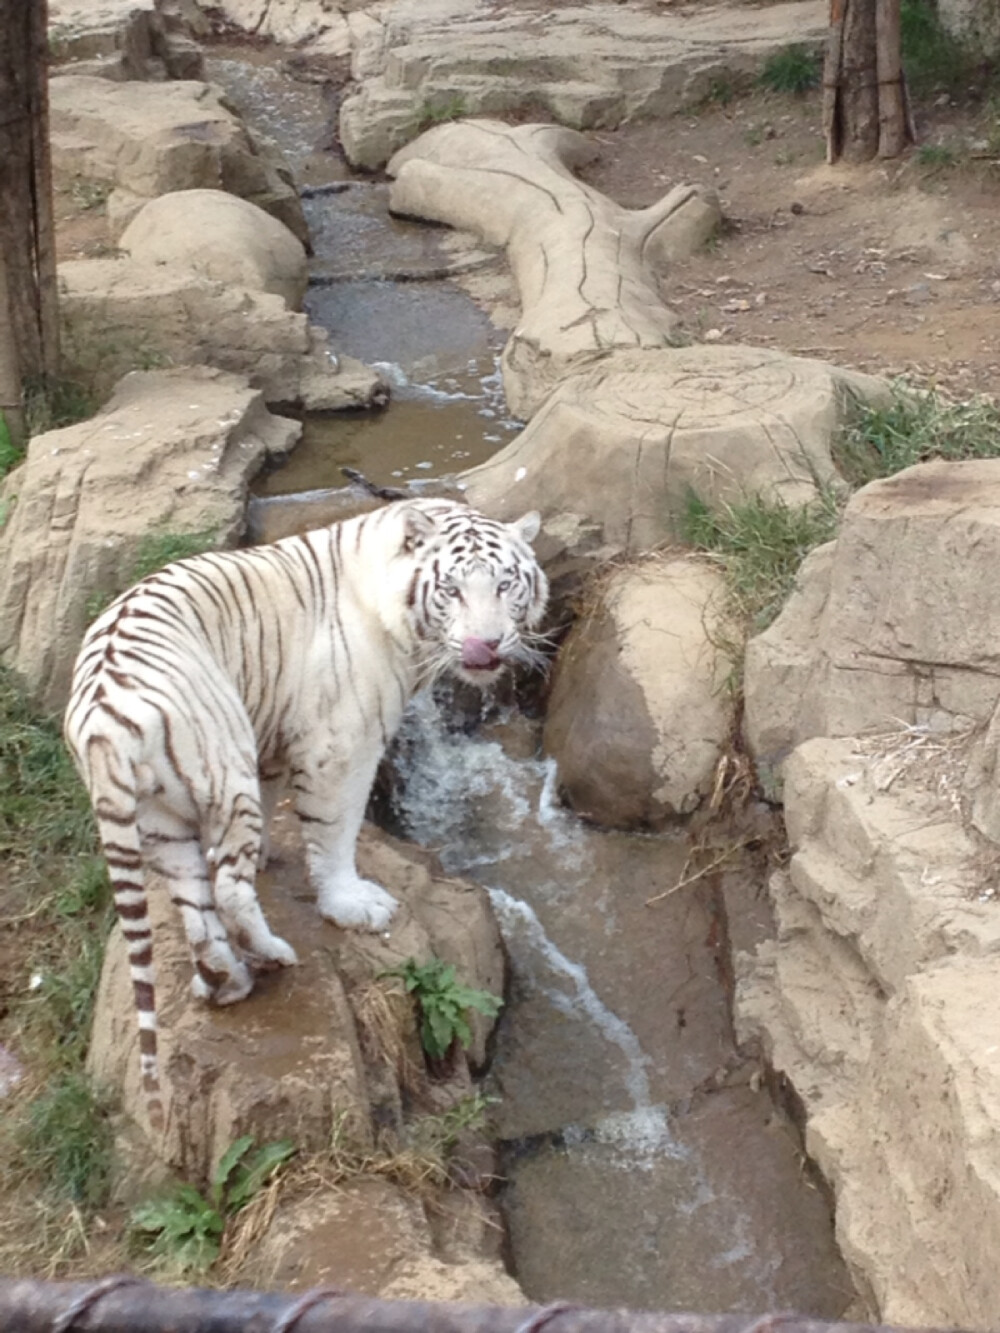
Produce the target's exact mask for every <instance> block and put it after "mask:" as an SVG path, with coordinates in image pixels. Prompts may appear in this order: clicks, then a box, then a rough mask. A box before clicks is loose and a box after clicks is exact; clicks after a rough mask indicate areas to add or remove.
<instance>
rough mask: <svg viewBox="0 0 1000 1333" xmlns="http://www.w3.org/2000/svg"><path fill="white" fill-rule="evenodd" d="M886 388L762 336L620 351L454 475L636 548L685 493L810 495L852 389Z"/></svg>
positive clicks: (676, 516)
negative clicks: (486, 456) (752, 343)
mask: <svg viewBox="0 0 1000 1333" xmlns="http://www.w3.org/2000/svg"><path fill="white" fill-rule="evenodd" d="M887 393H888V390H887V387H886V386H885V385H884V384H883V383H882V382H881V381H879V380H876V379H873V378H871V377H870V376H866V375H860V374H856V373H854V372H851V371H843V370H839V369H837V368H835V367H833V366H829V365H826V364H825V363H823V362H821V361H808V360H804V359H802V358H800V357H793V356H785V355H784V354H783V353H780V352H772V351H765V350H762V349H757V348H750V347H684V348H671V349H663V350H649V351H642V352H639V351H636V352H621V351H619V352H615V353H613V354H612V355H610V356H608V357H607V358H606V359H605V360H603V361H600V362H598V364H597V365H595V366H593V367H591V368H590V369H588V370H585V371H582V372H581V373H580V374H577V375H572V376H570V377H569V378H567V379H565V380H563V381H562V383H561V384H560V385H559V386H558V387H557V388H556V390H555V392H554V393H553V394H552V395H551V396H550V397H549V398H548V399H547V400H546V402H545V404H544V406H543V407H542V408H541V409H540V410H539V411H538V412H537V413H536V415H535V416H534V418H533V419H532V420H531V421H530V422H529V423H528V425H527V427H526V428H525V429H524V430H523V431H522V432H521V434H520V435H519V436H518V437H517V439H515V440H514V441H513V442H512V443H511V444H508V445H507V446H506V447H505V448H503V449H501V450H500V452H499V453H498V454H495V455H494V456H493V458H491V459H490V460H489V461H488V462H486V463H483V464H481V465H480V466H479V467H476V468H473V469H471V470H470V471H469V472H466V473H463V475H462V480H463V482H465V484H466V487H467V494H468V496H469V499H470V502H471V503H472V504H474V505H476V506H477V507H478V508H481V509H485V510H486V511H487V512H488V513H495V514H496V515H497V517H501V516H502V517H504V518H508V519H510V518H514V517H516V516H517V514H520V513H523V512H524V510H525V509H526V508H537V509H539V510H540V511H541V513H542V516H543V519H544V520H546V521H547V520H548V519H549V518H550V517H554V516H560V517H561V522H562V523H563V524H565V523H566V521H567V516H569V517H570V518H572V519H573V520H574V521H575V523H576V524H577V525H578V526H579V530H580V533H581V534H582V535H583V536H585V537H586V532H587V531H588V530H589V529H590V528H592V527H594V526H596V527H597V528H598V529H599V531H600V533H601V535H602V538H603V543H604V547H605V550H604V554H615V553H619V554H620V553H626V554H641V553H642V552H644V551H648V550H650V549H651V548H653V547H655V546H658V545H660V544H661V543H662V542H663V541H664V540H667V539H669V538H670V537H675V538H676V537H677V536H679V535H681V530H680V519H681V518H682V516H683V514H684V510H685V507H686V504H687V502H688V500H689V496H690V493H691V491H695V492H696V493H697V494H698V495H699V496H700V497H701V498H702V499H703V500H704V501H705V502H706V503H708V504H709V505H715V504H718V503H721V502H726V501H739V500H743V499H746V497H747V496H748V495H758V494H760V495H766V496H768V497H769V498H771V499H774V500H781V501H784V502H785V503H787V504H804V503H808V502H809V501H810V500H814V499H815V498H816V494H817V491H816V486H817V483H830V482H832V481H835V479H836V472H835V469H834V466H833V462H832V460H831V455H830V449H831V446H832V444H833V442H834V440H835V439H836V437H837V434H838V433H839V431H840V430H841V428H842V427H843V425H844V424H845V422H846V421H847V420H849V418H850V415H851V412H852V411H853V410H854V405H855V402H856V400H857V399H858V398H862V399H865V400H867V401H874V402H878V401H882V400H883V399H884V398H885V397H886V396H887ZM587 539H589V538H587Z"/></svg>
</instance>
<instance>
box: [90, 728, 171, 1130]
mask: <svg viewBox="0 0 1000 1333" xmlns="http://www.w3.org/2000/svg"><path fill="white" fill-rule="evenodd" d="M102 739H103V738H98V737H94V738H93V739H92V740H91V743H90V746H89V751H90V753H89V755H88V759H89V766H90V775H91V780H92V783H93V790H94V791H95V792H98V793H100V795H98V796H97V799H96V801H95V802H94V813H95V815H96V816H97V829H98V833H99V835H100V839H101V845H102V847H103V849H104V856H105V859H106V860H107V863H108V873H109V875H110V878H111V887H112V890H113V893H114V902H115V910H116V911H117V913H118V919H119V921H120V922H121V927H122V934H123V935H124V937H125V943H126V946H127V948H128V964H129V972H130V973H131V976H132V990H133V992H134V994H135V1008H136V1013H137V1015H138V1019H139V1061H140V1066H141V1069H142V1090H143V1094H144V1096H145V1099H146V1112H147V1115H148V1116H149V1123H150V1126H151V1128H152V1129H153V1131H154V1133H158V1134H159V1133H162V1132H163V1129H164V1127H165V1123H166V1117H165V1114H164V1109H163V1097H162V1092H161V1088H160V1072H159V1065H158V1061H157V1040H156V1030H157V1029H156V990H155V981H156V974H155V971H154V968H153V931H152V926H151V923H150V920H149V905H148V901H147V898H146V885H145V880H144V877H143V865H142V844H141V840H140V836H139V825H138V821H137V812H138V798H137V793H136V784H135V765H134V763H132V762H130V761H129V760H128V759H124V758H123V757H122V756H121V755H120V754H117V753H116V752H115V750H114V748H113V747H111V746H106V745H104V744H102V743H101V740H102ZM108 793H113V795H109V794H108Z"/></svg>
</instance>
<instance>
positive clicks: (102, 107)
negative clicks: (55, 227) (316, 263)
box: [49, 75, 309, 244]
mask: <svg viewBox="0 0 1000 1333" xmlns="http://www.w3.org/2000/svg"><path fill="white" fill-rule="evenodd" d="M49 103H50V118H51V129H52V164H53V170H54V172H55V173H56V176H57V178H59V177H63V178H70V179H73V178H75V177H78V176H85V177H91V178H96V179H98V180H102V181H109V182H111V183H112V184H113V185H114V187H115V189H114V190H113V192H112V194H111V196H110V197H109V199H108V218H109V221H110V223H111V226H112V229H113V231H114V232H115V234H116V235H117V234H119V233H120V232H121V231H122V230H123V229H124V228H125V226H127V224H128V222H129V221H130V220H131V219H132V217H134V216H135V214H136V213H137V212H138V211H139V209H140V208H141V207H142V206H143V204H145V203H146V202H147V201H148V200H150V199H152V198H154V197H155V196H156V195H160V194H169V193H171V192H173V191H176V190H196V189H208V190H228V191H229V192H230V193H231V194H236V195H239V196H240V197H241V198H243V199H249V200H250V201H251V202H252V203H255V204H258V205H259V206H260V207H261V208H263V209H264V210H265V212H268V213H271V214H273V215H274V216H275V217H276V218H277V219H278V220H279V221H280V222H283V223H284V224H285V225H286V226H287V227H288V228H289V229H290V230H291V231H292V232H293V233H294V234H295V235H296V236H297V237H298V238H299V240H300V241H302V243H303V244H308V240H309V232H308V228H307V226H306V222H305V217H304V215H303V213H302V204H301V202H300V200H299V196H298V192H297V191H296V189H295V186H294V184H293V182H292V177H291V173H290V171H289V170H288V167H287V166H286V165H285V164H284V163H283V162H282V161H281V160H280V158H279V157H278V156H277V150H276V149H274V148H273V146H270V145H267V144H265V143H263V142H258V141H257V140H255V139H254V138H253V136H252V135H251V134H250V132H249V131H248V130H247V129H246V127H245V126H244V125H243V124H242V123H241V121H240V120H239V118H238V117H237V116H236V115H235V114H234V113H233V112H232V111H230V110H229V108H228V107H227V106H226V104H225V101H224V99H223V96H222V93H221V92H220V91H219V89H218V88H215V87H213V86H212V85H210V84H206V83H196V82H194V81H191V80H178V81H176V82H170V83H139V82H132V81H130V82H125V83H115V82H112V81H110V80H108V79H101V78H95V77H88V76H84V75H76V76H73V77H69V76H66V77H63V78H58V79H52V80H51V82H50V85H49Z"/></svg>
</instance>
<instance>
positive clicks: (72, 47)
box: [48, 0, 208, 79]
mask: <svg viewBox="0 0 1000 1333" xmlns="http://www.w3.org/2000/svg"><path fill="white" fill-rule="evenodd" d="M48 24H49V52H50V55H51V57H52V59H53V61H54V62H56V68H57V69H58V70H59V72H67V73H73V74H75V73H77V72H84V71H85V72H87V73H88V74H97V75H100V76H101V77H103V78H112V79H151V78H161V79H162V78H164V77H166V78H171V79H199V78H201V74H202V56H201V51H200V49H199V47H198V46H197V44H196V43H195V42H194V40H193V39H192V35H193V34H195V35H204V33H205V32H206V31H207V30H208V23H207V20H206V18H205V15H204V14H203V13H202V12H201V10H200V9H199V7H198V4H197V0H51V3H50V4H49V6H48ZM65 61H72V62H73V63H72V64H71V65H69V66H66V65H64V64H63V62H65Z"/></svg>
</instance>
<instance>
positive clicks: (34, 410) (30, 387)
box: [24, 376, 97, 436]
mask: <svg viewBox="0 0 1000 1333" xmlns="http://www.w3.org/2000/svg"><path fill="white" fill-rule="evenodd" d="M96 410H97V403H96V402H95V401H94V398H93V396H92V394H91V393H90V391H89V390H88V389H87V388H86V387H85V386H84V385H83V384H81V383H80V382H79V380H74V379H62V378H57V377H53V376H49V377H48V378H44V377H43V378H32V379H28V380H26V381H25V383H24V417H25V424H26V425H27V428H28V434H29V436H32V435H43V434H44V433H45V432H46V431H47V430H58V429H59V428H60V427H62V426H72V425H73V423H74V422H77V421H86V419H87V418H88V417H92V416H93V415H94V412H95V411H96Z"/></svg>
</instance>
